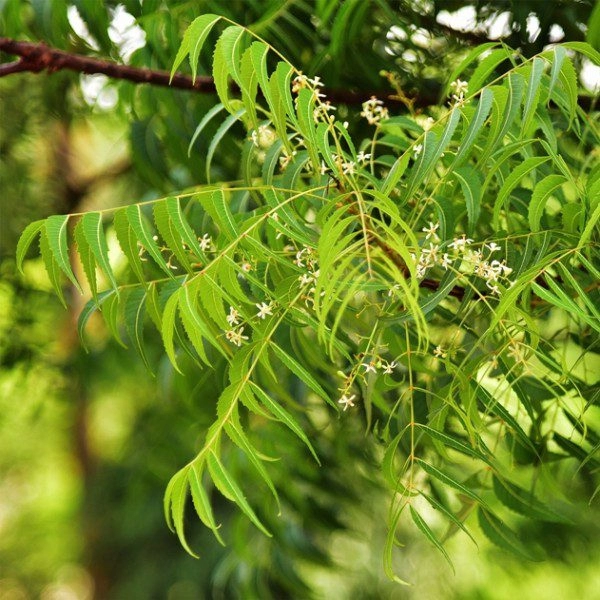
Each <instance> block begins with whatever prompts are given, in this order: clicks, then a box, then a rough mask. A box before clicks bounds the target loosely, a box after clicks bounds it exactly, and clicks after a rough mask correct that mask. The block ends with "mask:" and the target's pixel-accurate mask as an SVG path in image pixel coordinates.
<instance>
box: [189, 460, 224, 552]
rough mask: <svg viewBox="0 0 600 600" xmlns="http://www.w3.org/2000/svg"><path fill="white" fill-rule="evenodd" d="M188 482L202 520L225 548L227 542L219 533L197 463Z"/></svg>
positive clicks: (193, 466)
mask: <svg viewBox="0 0 600 600" xmlns="http://www.w3.org/2000/svg"><path fill="white" fill-rule="evenodd" d="M188 482H189V484H190V492H191V495H192V503H193V505H194V508H195V509H196V513H197V515H198V517H199V518H200V520H201V521H202V522H203V523H204V525H206V527H208V528H209V529H210V530H211V531H212V532H213V534H214V536H215V537H216V538H217V540H218V541H219V543H220V544H221V545H222V546H224V545H225V542H224V541H223V538H222V537H221V534H220V533H219V527H218V526H217V524H216V522H215V517H214V514H213V510H212V507H211V505H210V500H209V498H208V494H207V493H206V490H205V489H204V486H203V485H202V468H201V467H200V466H199V465H198V464H197V463H195V462H194V463H192V466H191V468H190V470H189V472H188Z"/></svg>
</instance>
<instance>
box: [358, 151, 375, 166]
mask: <svg viewBox="0 0 600 600" xmlns="http://www.w3.org/2000/svg"><path fill="white" fill-rule="evenodd" d="M370 158H371V155H370V154H365V153H364V152H363V151H362V150H361V151H360V152H359V153H358V154H357V155H356V161H357V162H358V163H359V164H361V165H363V164H365V163H366V162H367V161H368V160H369V159H370Z"/></svg>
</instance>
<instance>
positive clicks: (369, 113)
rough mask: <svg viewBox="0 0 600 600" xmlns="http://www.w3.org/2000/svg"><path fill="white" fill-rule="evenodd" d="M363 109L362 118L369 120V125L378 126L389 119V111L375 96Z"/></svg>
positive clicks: (364, 103) (365, 103)
mask: <svg viewBox="0 0 600 600" xmlns="http://www.w3.org/2000/svg"><path fill="white" fill-rule="evenodd" d="M362 108H363V110H362V112H361V113H360V116H361V117H364V118H365V119H367V122H368V123H369V125H376V124H377V123H379V121H382V120H384V119H387V118H389V113H388V109H387V108H385V107H384V106H383V102H382V101H381V100H378V99H377V98H376V97H375V96H371V98H370V100H367V101H366V102H363V105H362Z"/></svg>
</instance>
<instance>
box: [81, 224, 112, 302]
mask: <svg viewBox="0 0 600 600" xmlns="http://www.w3.org/2000/svg"><path fill="white" fill-rule="evenodd" d="M80 224H81V231H82V232H83V235H84V236H85V239H86V241H87V243H88V245H89V248H90V250H91V251H92V253H93V255H94V258H95V259H96V262H97V264H98V266H99V267H100V269H102V271H103V272H104V274H105V275H106V276H107V277H108V279H109V281H110V283H111V285H112V287H113V289H114V290H116V291H117V293H118V288H117V280H116V279H115V274H114V273H113V270H112V267H111V266H110V261H109V259H108V244H107V243H106V235H105V234H104V229H103V227H102V215H101V214H100V213H99V212H91V213H86V214H85V215H83V217H82V218H81V223H80Z"/></svg>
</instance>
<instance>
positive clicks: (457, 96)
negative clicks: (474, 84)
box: [450, 79, 469, 102]
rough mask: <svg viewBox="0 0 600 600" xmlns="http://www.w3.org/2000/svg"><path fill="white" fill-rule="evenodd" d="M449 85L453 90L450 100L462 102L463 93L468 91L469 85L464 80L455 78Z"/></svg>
mask: <svg viewBox="0 0 600 600" xmlns="http://www.w3.org/2000/svg"><path fill="white" fill-rule="evenodd" d="M450 87H451V88H452V89H453V90H454V92H453V94H452V100H455V101H456V102H462V101H463V100H464V99H465V95H466V94H467V93H468V91H469V86H468V84H467V82H466V81H461V80H460V79H457V80H456V81H453V82H452V83H451V84H450Z"/></svg>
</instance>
